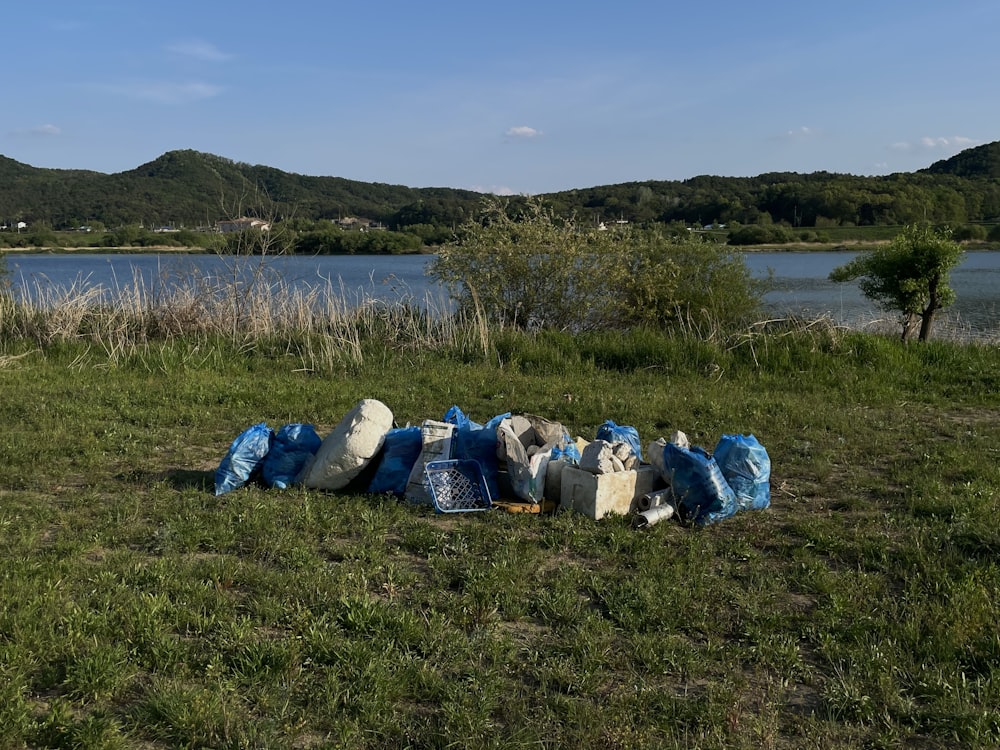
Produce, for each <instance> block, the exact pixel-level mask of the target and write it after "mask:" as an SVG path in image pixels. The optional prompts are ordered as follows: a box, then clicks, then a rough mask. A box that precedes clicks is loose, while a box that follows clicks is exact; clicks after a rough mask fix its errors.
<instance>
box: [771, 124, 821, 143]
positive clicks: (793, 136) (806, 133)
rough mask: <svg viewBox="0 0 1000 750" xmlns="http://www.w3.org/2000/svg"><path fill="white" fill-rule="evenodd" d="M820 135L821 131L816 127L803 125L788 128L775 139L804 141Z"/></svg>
mask: <svg viewBox="0 0 1000 750" xmlns="http://www.w3.org/2000/svg"><path fill="white" fill-rule="evenodd" d="M819 135H820V131H819V130H817V129H816V128H810V127H807V126H806V125H803V126H802V127H800V128H795V129H794V130H786V131H785V132H784V133H782V134H781V135H779V136H775V137H774V140H780V141H804V140H806V139H809V138H817V137H818V136H819Z"/></svg>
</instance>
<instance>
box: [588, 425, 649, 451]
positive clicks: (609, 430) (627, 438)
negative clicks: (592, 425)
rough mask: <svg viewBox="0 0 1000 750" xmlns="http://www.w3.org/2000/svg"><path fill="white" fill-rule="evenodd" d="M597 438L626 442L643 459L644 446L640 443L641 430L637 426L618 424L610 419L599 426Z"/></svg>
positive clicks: (612, 441) (613, 441) (611, 441)
mask: <svg viewBox="0 0 1000 750" xmlns="http://www.w3.org/2000/svg"><path fill="white" fill-rule="evenodd" d="M595 439H596V440H606V441H608V442H609V443H626V444H627V445H628V446H629V447H630V448H631V449H632V452H633V453H634V454H635V457H636V458H638V459H639V460H640V461H642V447H641V446H640V445H639V431H638V430H636V429H635V427H626V426H624V425H617V424H615V423H614V422H612V421H611V420H610V419H609V420H607V421H606V422H605V423H604V424H602V425H601V426H600V427H598V428H597V436H596V438H595Z"/></svg>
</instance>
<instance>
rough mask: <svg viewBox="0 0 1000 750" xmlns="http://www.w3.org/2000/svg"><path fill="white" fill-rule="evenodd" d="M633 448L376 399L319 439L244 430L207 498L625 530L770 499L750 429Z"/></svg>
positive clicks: (608, 430) (298, 429) (728, 512)
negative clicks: (298, 495)
mask: <svg viewBox="0 0 1000 750" xmlns="http://www.w3.org/2000/svg"><path fill="white" fill-rule="evenodd" d="M645 453H646V458H645V459H644V457H643V451H642V449H641V446H640V440H639V434H638V432H637V430H636V429H635V428H634V427H629V426H623V425H617V424H615V423H614V422H613V421H611V420H607V421H606V422H604V424H602V425H601V426H600V427H599V428H598V430H597V433H596V435H595V436H594V439H593V440H586V439H585V438H582V437H577V438H575V439H574V438H571V437H570V435H569V433H568V432H567V430H566V429H565V428H564V427H563V425H562V424H561V423H559V422H553V421H551V420H548V419H544V418H542V417H538V416H535V415H531V414H517V415H514V414H511V413H509V412H508V413H504V414H499V415H497V416H495V417H493V418H492V419H490V420H489V421H488V422H486V423H485V424H479V423H477V422H474V421H472V420H471V419H470V418H469V417H468V416H466V415H465V414H464V413H463V412H462V410H461V409H460V408H459V407H458V406H453V407H451V408H450V409H449V410H448V411H447V412H446V413H445V415H444V417H443V419H441V420H440V421H438V420H431V419H428V420H424V421H423V422H422V423H421V424H420V425H417V426H410V425H407V426H405V427H397V426H396V425H395V420H394V417H393V414H392V411H391V410H390V409H389V407H388V406H386V405H385V404H384V403H382V402H381V401H377V400H375V399H362V400H361V401H359V402H358V403H357V405H356V406H355V407H354V408H353V409H351V411H349V412H348V413H347V414H346V415H345V416H344V418H343V419H342V420H341V421H340V423H339V424H338V425H337V426H336V427H335V428H334V429H333V430H332V431H331V432H330V433H329V435H327V436H326V437H325V438H320V436H319V435H318V434H317V432H316V430H315V428H314V427H313V426H312V425H310V424H301V423H293V424H286V425H284V426H283V427H281V428H280V429H279V430H277V431H275V430H273V429H271V428H270V427H268V426H267V424H266V423H263V422H261V423H259V424H255V425H252V426H251V427H248V428H247V429H246V430H244V431H243V432H242V433H241V434H240V435H239V436H237V437H236V439H235V440H233V442H232V444H231V445H230V446H229V450H228V452H227V453H226V456H225V457H224V458H223V459H222V462H221V463H220V464H219V467H218V469H217V470H216V473H215V494H216V495H222V494H225V493H227V492H230V491H232V490H235V489H237V488H239V487H242V486H244V485H245V484H247V483H250V482H258V483H261V484H263V485H264V486H265V487H269V488H275V489H286V488H288V487H291V486H293V485H297V484H300V485H303V486H305V487H308V488H311V489H318V490H328V491H337V490H344V491H349V492H368V493H372V494H391V495H394V496H397V497H400V498H405V499H406V500H408V501H409V502H411V503H416V504H422V505H428V506H433V507H434V509H435V510H436V511H438V512H440V513H451V512H468V511H482V510H489V509H492V508H502V509H504V510H508V511H510V512H528V513H539V512H542V511H554V510H556V509H570V510H575V511H577V512H581V513H584V514H586V515H589V516H590V517H592V518H595V519H597V518H602V517H603V516H605V515H609V514H612V513H617V514H622V515H628V514H633V526H635V527H636V528H645V527H648V526H652V525H654V524H655V523H658V522H659V521H661V520H665V519H667V518H675V519H677V520H679V521H681V522H683V523H689V524H698V525H705V524H711V523H716V522H718V521H721V520H723V519H725V518H729V517H731V516H732V515H734V514H736V513H737V512H739V511H742V510H750V509H763V508H767V507H768V506H769V505H770V474H771V462H770V459H769V457H768V455H767V451H766V450H765V449H764V446H763V445H761V444H760V443H759V442H758V441H757V439H756V438H755V437H754V436H753V435H736V434H733V435H730V434H727V435H723V436H722V438H721V439H720V440H719V442H718V444H717V445H716V446H715V448H714V450H713V451H712V452H708V451H706V450H705V449H704V448H701V447H699V446H692V445H690V443H689V442H688V439H687V436H686V435H684V433H682V432H675V433H674V434H673V435H671V437H670V440H666V439H664V438H658V439H657V440H656V441H654V442H651V443H649V444H648V445H647V447H646V451H645ZM647 459H648V460H647Z"/></svg>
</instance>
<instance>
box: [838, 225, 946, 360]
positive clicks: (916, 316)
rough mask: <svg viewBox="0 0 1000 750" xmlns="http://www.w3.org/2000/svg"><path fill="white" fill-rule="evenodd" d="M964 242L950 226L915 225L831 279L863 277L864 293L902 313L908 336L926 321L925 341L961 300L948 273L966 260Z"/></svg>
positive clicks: (904, 337) (904, 334) (906, 338)
mask: <svg viewBox="0 0 1000 750" xmlns="http://www.w3.org/2000/svg"><path fill="white" fill-rule="evenodd" d="M962 255H963V251H962V247H961V245H959V244H958V243H957V242H955V241H954V240H953V239H952V238H951V233H950V232H949V231H948V230H943V229H942V230H937V229H933V228H931V227H930V226H927V225H922V224H911V225H907V226H905V227H903V230H902V231H901V232H900V233H899V234H898V235H896V237H894V238H893V240H892V242H890V243H889V244H888V245H887V246H886V247H883V248H879V249H878V250H874V251H872V252H869V253H865V254H863V255H859V256H858V257H857V258H855V259H854V260H852V261H851V262H850V263H847V264H845V265H843V266H840V267H838V268H835V269H834V270H833V271H832V272H831V273H830V280H831V281H838V282H843V281H853V280H855V279H860V280H861V281H860V282H859V287H860V288H861V291H862V293H864V295H865V296H866V297H868V298H869V299H871V300H873V301H875V302H876V303H877V304H878V305H879V306H881V307H882V308H883V309H885V310H894V311H896V312H899V313H900V315H901V316H902V320H901V323H902V327H903V331H902V336H901V338H902V340H903V342H904V343H905V342H907V341H909V340H910V338H911V337H912V335H913V332H914V331H915V330H916V329H917V323H918V322H919V324H920V334H919V340H920V341H926V340H927V339H928V338H930V335H931V328H932V326H933V324H934V316H935V314H936V313H937V311H938V310H940V309H942V308H945V307H947V306H948V305H950V304H951V303H952V302H954V301H955V291H954V290H953V289H952V288H951V287H950V286H948V273H949V272H950V271H951V269H952V268H954V267H955V266H956V265H958V263H959V261H960V260H961V259H962Z"/></svg>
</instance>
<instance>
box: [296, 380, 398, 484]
mask: <svg viewBox="0 0 1000 750" xmlns="http://www.w3.org/2000/svg"><path fill="white" fill-rule="evenodd" d="M391 429H392V412H391V411H390V410H389V407H388V406H386V405H385V404H383V403H382V402H381V401H377V400H375V399H370V398H366V399H362V400H361V401H359V402H358V403H357V405H356V406H355V407H354V408H353V409H351V411H349V412H348V413H347V414H346V415H345V416H344V418H343V419H342V420H341V421H340V424H338V425H337V426H336V427H334V428H333V431H331V432H330V434H329V435H327V436H326V438H325V439H324V440H323V442H322V443H321V444H320V446H319V450H318V451H316V455H315V456H313V458H312V461H311V462H310V463H309V464H307V465H306V466H305V468H304V469H303V471H302V484H304V485H305V486H306V487H311V488H313V489H320V490H339V489H342V488H344V487H346V486H347V485H348V484H350V483H351V480H352V479H354V477H356V476H357V475H358V474H360V473H361V471H362V469H364V468H365V466H367V465H368V463H369V462H370V461H371V460H372V459H373V458H374V457H375V456H376V455H377V454H378V452H379V450H380V449H381V448H382V443H384V442H385V434H386V433H387V432H388V431H389V430H391Z"/></svg>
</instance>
